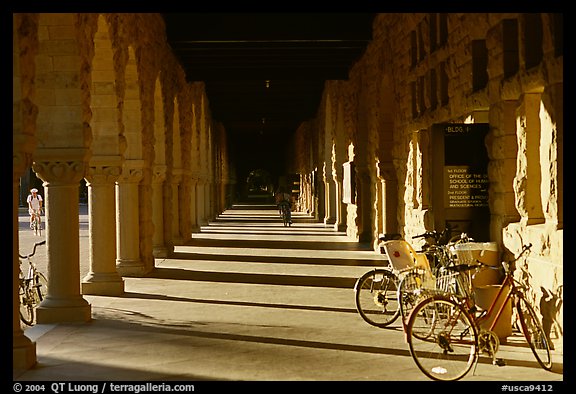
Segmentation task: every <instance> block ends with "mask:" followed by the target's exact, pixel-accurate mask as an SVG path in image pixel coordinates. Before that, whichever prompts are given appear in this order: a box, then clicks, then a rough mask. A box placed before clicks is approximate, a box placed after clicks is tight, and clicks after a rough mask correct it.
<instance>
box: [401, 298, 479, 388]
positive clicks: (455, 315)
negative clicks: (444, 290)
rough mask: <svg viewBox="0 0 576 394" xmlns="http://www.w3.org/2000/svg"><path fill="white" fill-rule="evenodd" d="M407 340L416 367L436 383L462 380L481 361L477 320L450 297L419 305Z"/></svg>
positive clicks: (407, 330) (411, 320) (410, 320)
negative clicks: (475, 322) (476, 326)
mask: <svg viewBox="0 0 576 394" xmlns="http://www.w3.org/2000/svg"><path fill="white" fill-rule="evenodd" d="M406 338H407V341H408V346H409V349H410V355H411V356H412V358H413V359H414V361H415V362H416V365H417V366H418V368H419V369H420V370H421V371H422V372H423V373H424V374H425V375H426V376H428V377H429V378H430V379H433V380H443V381H452V380H458V379H461V378H462V377H464V376H465V375H466V374H467V373H468V372H469V371H470V369H471V368H472V366H473V365H474V364H475V363H476V362H477V361H478V351H477V343H478V342H477V341H478V336H477V332H476V328H475V325H474V322H473V317H472V316H471V315H470V314H469V313H468V312H466V311H465V310H464V308H462V307H461V306H460V305H459V304H457V303H456V302H455V301H453V300H452V299H451V298H450V297H448V296H443V295H435V296H431V297H428V298H426V299H424V300H423V301H421V302H420V303H419V304H417V305H416V306H415V307H414V309H413V310H412V313H411V314H410V318H409V319H408V323H407V327H406Z"/></svg>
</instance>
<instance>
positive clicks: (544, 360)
mask: <svg viewBox="0 0 576 394" xmlns="http://www.w3.org/2000/svg"><path fill="white" fill-rule="evenodd" d="M516 311H517V312H518V319H519V320H520V328H521V329H522V334H524V337H525V338H526V342H528V345H530V349H532V353H534V356H535V357H536V360H537V361H538V364H540V366H541V367H542V368H544V369H545V370H547V371H550V370H551V369H552V357H551V355H550V343H549V339H548V337H547V336H546V333H545V332H544V329H543V328H542V324H540V320H539V319H538V316H536V312H535V311H534V308H532V305H530V303H529V302H528V301H527V300H526V299H525V298H524V297H518V299H517V302H516Z"/></svg>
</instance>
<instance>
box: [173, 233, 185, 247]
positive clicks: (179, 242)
mask: <svg viewBox="0 0 576 394" xmlns="http://www.w3.org/2000/svg"><path fill="white" fill-rule="evenodd" d="M172 243H173V244H174V245H184V238H182V237H181V236H179V235H178V236H176V237H174V238H172Z"/></svg>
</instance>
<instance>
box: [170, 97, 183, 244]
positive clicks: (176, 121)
mask: <svg viewBox="0 0 576 394" xmlns="http://www.w3.org/2000/svg"><path fill="white" fill-rule="evenodd" d="M173 100H174V107H173V108H174V112H173V115H172V130H171V134H172V138H171V140H172V149H170V153H169V154H170V155H171V156H172V165H171V174H172V176H171V177H170V184H171V188H172V199H171V201H172V221H171V234H172V236H171V239H172V242H173V243H174V244H181V243H182V242H183V238H182V234H180V215H179V209H180V208H179V204H178V202H179V201H178V200H179V193H180V191H179V188H180V183H181V181H182V145H181V141H180V102H179V99H178V97H177V96H176V97H174V99H173Z"/></svg>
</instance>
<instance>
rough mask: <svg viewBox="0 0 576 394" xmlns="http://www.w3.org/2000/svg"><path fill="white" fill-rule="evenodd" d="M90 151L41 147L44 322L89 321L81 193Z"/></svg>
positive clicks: (39, 318) (41, 307)
mask: <svg viewBox="0 0 576 394" xmlns="http://www.w3.org/2000/svg"><path fill="white" fill-rule="evenodd" d="M87 153H88V152H87V150H86V149H82V148H52V149H48V148H47V149H39V150H37V153H36V155H35V161H34V165H33V168H34V171H35V172H36V173H37V174H38V176H39V177H40V178H41V179H42V180H43V181H44V190H45V193H46V196H45V200H46V201H45V204H46V205H45V206H46V251H47V255H48V280H49V285H48V294H47V296H46V298H45V299H44V301H42V303H41V304H40V305H39V306H38V308H37V309H36V313H37V318H36V319H37V321H38V323H41V324H46V323H60V322H87V321H90V319H91V307H90V304H88V302H87V301H86V300H85V299H84V298H82V296H81V295H80V234H79V232H80V225H79V222H78V215H79V211H78V203H79V200H78V193H79V185H80V180H81V179H82V178H83V177H84V174H85V169H86V156H87Z"/></svg>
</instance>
